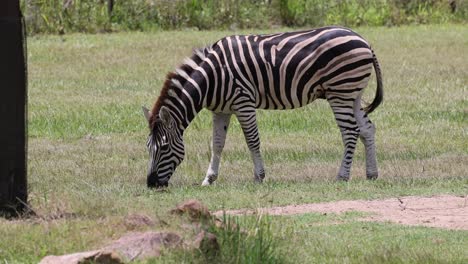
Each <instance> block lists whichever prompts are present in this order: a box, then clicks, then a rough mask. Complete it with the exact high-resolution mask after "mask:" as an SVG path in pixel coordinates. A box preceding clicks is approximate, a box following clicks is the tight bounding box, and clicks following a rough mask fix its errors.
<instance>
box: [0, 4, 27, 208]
mask: <svg viewBox="0 0 468 264" xmlns="http://www.w3.org/2000/svg"><path fill="white" fill-rule="evenodd" d="M24 30H25V29H24V27H23V20H22V16H21V12H20V9H19V0H0V124H1V125H0V215H2V216H7V217H12V216H18V215H20V214H22V213H24V212H25V211H26V209H27V198H28V193H27V181H26V147H27V144H26V143H27V141H26V140H27V138H26V129H27V123H26V122H27V118H26V114H27V111H26V94H27V93H26V61H25V55H26V54H25V47H26V38H25V37H24V36H25V35H24V33H25V32H24Z"/></svg>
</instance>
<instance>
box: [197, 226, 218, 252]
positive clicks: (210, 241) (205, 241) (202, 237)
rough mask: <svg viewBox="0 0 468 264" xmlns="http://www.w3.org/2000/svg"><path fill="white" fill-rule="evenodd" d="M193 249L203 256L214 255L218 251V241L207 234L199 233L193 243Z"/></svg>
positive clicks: (210, 234) (213, 236)
mask: <svg viewBox="0 0 468 264" xmlns="http://www.w3.org/2000/svg"><path fill="white" fill-rule="evenodd" d="M193 247H194V248H195V249H199V250H201V251H202V252H203V253H205V254H207V253H208V254H210V255H211V254H216V252H218V251H219V243H218V239H217V238H216V236H215V235H213V234H212V233H209V232H205V231H201V232H200V233H199V234H198V235H197V236H196V237H195V240H194V241H193Z"/></svg>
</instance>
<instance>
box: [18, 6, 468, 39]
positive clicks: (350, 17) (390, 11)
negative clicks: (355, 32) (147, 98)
mask: <svg viewBox="0 0 468 264" xmlns="http://www.w3.org/2000/svg"><path fill="white" fill-rule="evenodd" d="M21 1H22V6H23V12H24V14H25V17H26V20H27V22H28V32H29V33H30V34H35V33H59V34H63V33H70V32H110V31H120V30H159V29H182V28H189V29H201V30H205V29H245V28H271V27H278V26H289V27H305V26H307V27H316V26H322V25H332V24H339V25H344V26H350V27H355V26H363V25H368V26H395V25H405V24H427V23H446V22H465V23H466V22H467V20H468V1H466V0H132V1H122V0H21Z"/></svg>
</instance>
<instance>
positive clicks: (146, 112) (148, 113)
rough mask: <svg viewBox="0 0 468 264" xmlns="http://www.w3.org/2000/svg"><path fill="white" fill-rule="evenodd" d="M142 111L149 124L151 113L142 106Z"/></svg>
mask: <svg viewBox="0 0 468 264" xmlns="http://www.w3.org/2000/svg"><path fill="white" fill-rule="evenodd" d="M141 110H143V115H144V116H145V118H146V120H147V121H148V122H149V121H150V117H151V113H150V111H149V109H148V108H146V107H144V106H142V107H141Z"/></svg>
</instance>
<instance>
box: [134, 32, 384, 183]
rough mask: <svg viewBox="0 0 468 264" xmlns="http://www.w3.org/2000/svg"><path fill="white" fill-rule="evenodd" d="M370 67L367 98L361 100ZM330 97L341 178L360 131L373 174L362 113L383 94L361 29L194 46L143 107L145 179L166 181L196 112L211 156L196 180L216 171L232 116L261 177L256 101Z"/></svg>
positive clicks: (371, 139)
mask: <svg viewBox="0 0 468 264" xmlns="http://www.w3.org/2000/svg"><path fill="white" fill-rule="evenodd" d="M372 68H374V71H375V75H376V79H377V89H376V93H375V97H374V99H373V101H372V102H371V103H370V104H369V105H368V106H366V107H364V108H363V107H362V106H361V96H362V93H363V89H364V88H365V87H366V86H367V84H368V81H369V79H370V76H371V73H372ZM316 99H325V100H327V101H328V103H329V105H330V106H331V109H332V111H333V113H334V116H335V119H336V122H337V124H338V127H339V129H340V131H341V135H342V140H343V144H344V154H343V159H342V162H341V166H340V168H339V171H338V175H337V179H338V180H344V181H347V180H349V178H350V169H351V164H352V159H353V154H354V151H355V148H356V144H357V140H358V138H360V139H361V141H362V142H363V143H364V146H365V153H366V176H367V178H368V179H376V178H377V177H378V170H377V161H376V149H375V126H374V124H373V123H372V122H371V120H370V119H369V117H368V114H369V113H371V112H372V111H373V110H375V109H376V108H377V106H379V105H380V103H381V102H382V100H383V85H382V73H381V70H380V66H379V63H378V61H377V57H376V55H375V53H374V51H373V50H372V48H371V47H370V45H369V44H368V42H367V41H366V40H364V39H363V38H362V37H361V36H360V35H358V34H357V33H355V32H353V31H352V30H350V29H348V28H344V27H337V26H330V27H322V28H316V29H312V30H304V31H296V32H284V33H276V34H266V35H233V36H228V37H224V38H222V39H220V40H218V41H217V42H215V43H214V44H212V45H210V46H207V47H204V48H201V49H195V50H194V52H193V54H192V55H191V56H190V57H189V58H186V59H185V60H184V62H183V64H182V65H181V66H179V67H178V68H177V69H176V70H175V72H171V73H169V74H168V75H167V78H166V81H165V83H164V85H163V88H162V90H161V93H160V95H159V98H158V99H157V101H156V102H155V104H154V106H153V108H152V110H151V111H150V110H149V109H147V108H145V107H143V113H144V115H145V117H146V119H147V121H148V124H149V129H150V135H149V136H148V140H147V148H148V151H149V154H150V161H149V165H148V175H147V185H148V187H164V186H168V182H169V179H170V177H171V175H172V174H173V172H174V171H175V169H176V167H177V166H178V165H179V164H180V163H181V162H182V160H183V159H184V152H185V151H184V142H183V134H184V130H185V129H186V128H187V127H188V126H189V124H190V122H191V121H192V120H193V119H194V117H195V116H196V115H197V113H198V112H200V111H201V110H202V109H204V108H206V109H209V110H211V111H212V114H213V117H212V119H213V136H212V142H211V159H210V164H209V167H208V170H207V172H206V177H205V178H204V180H203V182H202V185H210V184H212V183H213V182H214V181H215V180H216V179H217V177H218V172H219V164H220V158H221V152H222V150H223V147H224V144H225V139H226V133H227V131H228V128H229V124H230V120H231V116H232V115H235V116H236V117H237V119H238V121H239V124H240V126H241V128H242V130H243V133H244V137H245V140H246V142H247V146H248V148H249V150H250V154H251V156H252V160H253V164H254V180H255V181H256V182H262V181H263V179H264V178H265V170H264V162H263V159H262V155H261V152H260V137H259V132H258V128H257V119H256V109H272V110H273V109H278V110H283V109H294V108H299V107H302V106H305V105H307V104H309V103H311V102H313V101H314V100H316Z"/></svg>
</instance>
